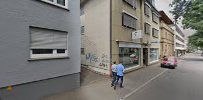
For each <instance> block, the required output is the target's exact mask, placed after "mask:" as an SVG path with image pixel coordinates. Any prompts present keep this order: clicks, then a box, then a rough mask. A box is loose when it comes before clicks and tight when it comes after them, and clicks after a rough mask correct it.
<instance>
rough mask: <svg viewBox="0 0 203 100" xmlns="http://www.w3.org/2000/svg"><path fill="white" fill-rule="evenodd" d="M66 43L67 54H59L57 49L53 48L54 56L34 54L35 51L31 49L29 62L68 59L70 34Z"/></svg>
mask: <svg viewBox="0 0 203 100" xmlns="http://www.w3.org/2000/svg"><path fill="white" fill-rule="evenodd" d="M66 42H67V48H66V49H65V53H57V49H54V48H53V53H52V54H33V51H32V49H31V48H30V59H29V60H40V59H57V58H68V57H69V50H68V48H69V47H68V33H67V40H66ZM50 49H51V48H50Z"/></svg>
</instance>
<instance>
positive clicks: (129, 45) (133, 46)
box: [119, 42, 141, 48]
mask: <svg viewBox="0 0 203 100" xmlns="http://www.w3.org/2000/svg"><path fill="white" fill-rule="evenodd" d="M119 47H128V48H141V45H140V44H135V43H126V42H119Z"/></svg>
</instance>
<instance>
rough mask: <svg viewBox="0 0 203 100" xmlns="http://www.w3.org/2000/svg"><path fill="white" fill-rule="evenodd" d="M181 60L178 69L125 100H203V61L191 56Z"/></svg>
mask: <svg viewBox="0 0 203 100" xmlns="http://www.w3.org/2000/svg"><path fill="white" fill-rule="evenodd" d="M188 58H189V59H187V57H186V58H185V59H183V60H180V62H179V64H178V67H177V68H176V69H166V71H165V72H163V73H162V74H160V75H158V76H157V77H155V78H154V79H153V80H151V81H149V82H148V83H146V84H145V85H143V86H142V87H140V88H139V89H138V90H135V91H133V92H132V93H130V94H128V95H127V96H126V97H125V98H124V100H203V59H199V58H200V56H199V55H194V54H193V55H190V56H188Z"/></svg>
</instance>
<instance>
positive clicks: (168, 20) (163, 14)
mask: <svg viewBox="0 0 203 100" xmlns="http://www.w3.org/2000/svg"><path fill="white" fill-rule="evenodd" d="M159 14H160V15H161V17H160V19H161V20H163V21H164V22H165V23H166V24H168V25H170V24H173V21H172V20H171V19H170V18H169V17H168V16H167V15H166V13H165V12H164V11H163V10H162V11H159Z"/></svg>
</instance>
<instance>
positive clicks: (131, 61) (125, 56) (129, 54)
mask: <svg viewBox="0 0 203 100" xmlns="http://www.w3.org/2000/svg"><path fill="white" fill-rule="evenodd" d="M139 59H140V49H139V48H125V47H120V48H119V61H120V63H122V64H123V65H124V66H126V67H127V68H129V67H133V66H136V65H139V61H140V60H139Z"/></svg>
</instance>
